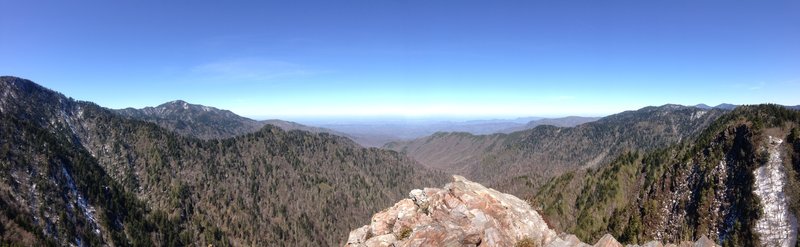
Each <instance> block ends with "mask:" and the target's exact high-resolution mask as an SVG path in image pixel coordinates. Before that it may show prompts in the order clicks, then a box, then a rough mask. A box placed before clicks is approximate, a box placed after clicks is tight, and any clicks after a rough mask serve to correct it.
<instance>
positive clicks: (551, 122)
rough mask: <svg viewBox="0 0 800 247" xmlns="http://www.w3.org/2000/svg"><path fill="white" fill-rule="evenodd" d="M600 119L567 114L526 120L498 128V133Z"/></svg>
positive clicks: (572, 124) (570, 124) (566, 125)
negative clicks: (514, 125)
mask: <svg viewBox="0 0 800 247" xmlns="http://www.w3.org/2000/svg"><path fill="white" fill-rule="evenodd" d="M598 119H600V118H599V117H577V116H569V117H563V118H543V119H539V120H533V121H530V122H528V123H527V124H525V125H523V126H518V127H512V128H508V129H504V130H500V131H499V132H500V133H511V132H517V131H523V130H529V129H533V128H536V126H539V125H552V126H556V127H575V126H578V125H581V124H585V123H589V122H594V121H597V120H598Z"/></svg>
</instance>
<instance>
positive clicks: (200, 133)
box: [115, 100, 346, 139]
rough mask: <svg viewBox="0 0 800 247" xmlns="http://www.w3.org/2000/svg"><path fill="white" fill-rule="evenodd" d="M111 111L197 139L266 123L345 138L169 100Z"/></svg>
mask: <svg viewBox="0 0 800 247" xmlns="http://www.w3.org/2000/svg"><path fill="white" fill-rule="evenodd" d="M115 111H116V112H117V113H118V114H120V115H122V116H125V117H128V118H132V119H138V120H143V121H148V122H152V123H155V124H157V125H159V126H161V127H163V128H166V129H169V130H172V131H174V132H176V133H179V134H182V135H185V136H192V137H197V138H201V139H219V138H230V137H234V136H239V135H243V134H247V133H253V132H256V131H258V130H260V129H261V128H263V127H264V125H267V124H269V125H274V126H276V127H279V128H281V129H283V130H286V131H290V130H302V131H308V132H313V133H331V134H335V135H340V136H346V134H344V133H339V132H336V131H334V130H330V129H325V128H319V127H310V126H305V125H302V124H299V123H295V122H290V121H283V120H277V119H271V120H263V121H256V120H253V119H249V118H246V117H242V116H239V115H236V114H235V113H233V112H231V111H228V110H221V109H217V108H214V107H209V106H203V105H196V104H190V103H188V102H185V101H183V100H175V101H170V102H167V103H164V104H161V105H159V106H156V107H145V108H142V109H134V108H125V109H120V110H115Z"/></svg>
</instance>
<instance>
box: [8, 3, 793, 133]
mask: <svg viewBox="0 0 800 247" xmlns="http://www.w3.org/2000/svg"><path fill="white" fill-rule="evenodd" d="M123 2H124V3H123ZM0 9H1V10H2V14H0V34H1V35H0V74H4V75H15V76H20V77H25V78H28V79H31V80H34V81H36V82H38V83H40V84H42V85H44V86H47V87H49V88H52V89H54V90H58V91H61V92H63V93H64V94H66V95H68V96H72V97H74V98H76V99H82V100H89V101H94V102H97V103H98V104H100V105H103V106H107V107H111V108H123V107H128V106H132V107H144V106H152V105H158V104H161V103H163V102H166V101H170V100H174V99H183V100H186V101H189V102H192V103H198V104H204V105H211V106H216V107H220V108H224V109H231V110H233V111H234V112H236V113H239V114H242V115H245V116H251V117H256V118H263V117H280V118H286V119H292V118H299V117H307V116H317V115H322V116H330V115H339V116H350V115H368V116H369V115H399V116H403V115H408V116H429V115H430V116H476V117H487V116H491V117H498V116H499V117H503V116H530V115H539V116H558V115H603V114H608V113H614V112H618V111H623V110H630V109H637V108H640V107H643V106H647V105H661V104H665V103H678V104H697V103H706V104H709V105H715V104H719V103H723V102H728V103H734V104H752V103H763V102H774V103H779V104H787V105H796V104H800V1H796V0H794V1H769V0H767V1H730V0H726V1H711V0H691V1H675V0H670V1H657V0H654V1H642V0H631V1H596V0H591V1H569V0H568V1H533V0H531V1H487V0H484V1H470V0H459V1H438V0H433V1H431V0H421V1H415V0H413V1H412V0H408V1H399V0H391V1H381V0H365V1H339V0H337V1H250V2H235V1H208V2H204V1H141V0H136V1H107V0H103V1H38V0H26V1H11V0H0Z"/></svg>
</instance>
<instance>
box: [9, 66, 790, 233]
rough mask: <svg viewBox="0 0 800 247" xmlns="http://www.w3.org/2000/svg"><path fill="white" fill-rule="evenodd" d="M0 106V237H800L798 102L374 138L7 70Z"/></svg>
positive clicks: (676, 108)
mask: <svg viewBox="0 0 800 247" xmlns="http://www.w3.org/2000/svg"><path fill="white" fill-rule="evenodd" d="M0 116H1V117H2V119H1V120H2V123H3V124H2V132H0V158H2V159H0V164H1V165H2V166H0V178H1V180H0V181H2V183H0V206H2V207H0V239H1V240H2V242H3V243H4V244H6V243H7V244H11V245H23V246H31V245H45V246H66V245H75V246H98V245H109V246H153V245H156V246H186V245H192V246H198V245H202V246H208V245H213V246H252V245H276V246H337V245H349V246H362V245H366V246H385V245H388V244H390V243H394V244H400V245H410V246H425V243H428V244H432V243H438V244H445V243H452V242H448V241H451V240H453V239H458V241H460V242H459V243H461V244H472V245H473V246H508V245H518V243H520V242H526V241H527V242H528V243H530V244H534V245H532V246H540V245H542V246H544V245H547V244H549V246H583V245H581V244H584V242H586V243H595V242H596V243H608V244H612V245H613V244H614V243H616V244H620V243H622V244H639V245H641V244H646V243H650V242H653V241H656V242H663V243H689V242H687V241H691V242H692V243H704V244H714V243H715V244H719V245H722V246H794V244H795V243H796V242H797V241H796V240H797V218H796V215H798V213H800V206H798V205H800V175H798V174H800V158H798V157H800V112H798V111H796V110H792V108H787V107H783V106H779V105H755V106H739V107H736V108H734V109H730V110H729V109H719V108H698V107H692V106H681V105H663V106H657V107H645V108H642V109H639V110H635V111H626V112H622V113H618V114H613V115H610V116H607V117H604V118H600V119H591V118H580V119H575V118H565V119H570V120H569V121H567V122H568V123H566V125H565V126H561V127H559V126H554V125H556V124H555V123H553V122H549V124H544V125H542V123H548V122H547V121H549V120H548V119H537V120H533V121H531V122H530V124H529V125H536V123H537V122H538V123H539V125H536V126H532V128H530V129H524V130H520V131H514V132H511V133H496V134H486V135H474V134H470V133H464V132H437V133H434V134H433V135H430V136H425V137H421V138H417V139H413V140H407V141H397V142H391V143H388V144H386V145H385V146H384V148H365V147H363V146H362V145H359V144H358V143H357V142H356V141H355V140H353V139H355V138H354V137H352V135H350V134H343V133H342V132H338V131H335V130H331V129H327V128H320V127H312V126H305V125H301V124H298V123H294V122H288V121H282V120H265V121H256V120H251V119H248V118H244V117H240V116H238V115H236V114H234V113H232V112H230V111H226V110H220V109H217V108H213V107H207V106H201V105H194V104H189V103H187V102H184V101H173V102H168V103H165V104H162V105H160V106H157V107H147V108H144V109H133V108H128V109H122V110H111V109H107V108H103V107H101V106H98V105H96V104H94V103H91V102H85V101H77V100H74V99H71V98H68V97H66V96H64V95H62V94H60V93H58V92H55V91H52V90H49V89H46V88H44V87H42V86H39V85H37V84H36V83H34V82H32V81H28V80H25V79H21V78H16V77H10V76H4V77H0ZM450 175H460V176H457V177H456V179H455V180H454V184H450V185H446V186H445V189H431V188H435V187H436V186H440V185H441V184H444V183H445V182H446V181H448V179H447V178H448V177H450ZM467 179H469V180H467ZM470 180H472V181H475V182H472V181H470ZM459 183H460V184H459ZM484 186H485V187H484ZM486 187H491V188H494V189H497V190H496V191H495V190H494V189H487V188H486ZM423 188H424V189H423ZM456 188H460V190H459V189H456ZM412 189H422V190H412ZM409 192H411V195H410V196H409V197H410V198H408V199H403V198H404V197H406V195H409V194H408V193H409ZM501 192H502V193H501ZM503 193H508V194H503ZM488 198H494V199H488ZM434 199H435V200H434ZM484 199H486V200H488V201H481V200H484ZM398 201H400V202H398ZM498 201H499V202H502V203H500V204H497V205H495V204H493V203H497V202H498ZM395 202H398V203H397V204H394V203H395ZM434 202H435V203H434ZM393 204H394V206H392V205H393ZM459 205H461V206H459ZM492 205H494V206H492ZM503 205H505V206H503ZM508 205H513V207H510V208H509V207H506V206H508ZM517 209H518V210H517ZM475 210H478V211H475ZM515 210H517V211H515ZM520 210H521V211H520ZM512 211H513V212H512ZM518 211H519V212H524V213H519V214H518V213H517V212H518ZM507 214H513V215H517V216H513V217H510V218H504V217H506V216H504V215H507ZM534 215H535V216H534ZM409 217H411V218H409ZM464 217H466V218H464ZM487 217H488V218H487ZM537 217H538V219H539V220H523V219H528V218H530V219H533V218H537ZM465 220H468V221H465ZM518 220H521V221H518ZM381 222H383V223H381ZM497 222H513V223H508V224H510V225H508V224H506V225H503V224H499V223H497ZM364 224H367V225H366V226H364V227H360V226H363V225H364ZM504 224H505V223H504ZM456 226H458V227H456ZM532 229H540V230H532ZM348 232H349V233H350V236H349V237H348ZM353 234H356V235H353ZM572 234H574V235H572ZM444 236H452V238H450V237H444ZM373 238H375V239H374V240H372V239H373ZM437 239H438V240H437ZM448 239H450V240H448ZM430 241H434V242H430ZM436 241H438V242H436ZM653 243H655V242H653ZM438 244H436V245H438ZM536 244H539V245H536Z"/></svg>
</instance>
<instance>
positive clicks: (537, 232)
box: [345, 176, 714, 247]
mask: <svg viewBox="0 0 800 247" xmlns="http://www.w3.org/2000/svg"><path fill="white" fill-rule="evenodd" d="M409 197H410V198H407V199H403V200H400V201H399V202H397V203H396V204H395V205H394V206H392V207H390V208H388V209H385V210H383V211H381V212H379V213H377V214H375V215H374V216H373V217H372V221H371V222H370V224H369V225H365V226H363V227H361V228H358V229H355V230H353V231H351V232H350V236H349V237H348V239H347V244H346V245H345V246H354V247H355V246H359V247H360V246H370V247H371V246H591V245H588V244H586V243H583V242H581V241H580V240H579V239H578V238H576V237H575V236H574V235H568V234H561V235H558V234H556V232H555V231H554V230H552V229H550V228H549V227H548V226H547V223H545V221H544V220H543V219H542V217H541V216H540V215H539V214H538V213H537V212H536V211H535V210H533V209H532V208H531V207H530V205H528V203H527V202H525V201H523V200H520V199H519V198H517V197H514V196H512V195H509V194H504V193H500V192H498V191H496V190H493V189H489V188H486V187H484V186H483V185H480V184H478V183H475V182H471V181H469V180H466V179H465V178H463V177H461V176H453V182H452V183H449V184H447V185H445V186H444V188H441V189H438V188H425V189H424V190H413V191H411V193H409ZM701 242H702V244H703V245H702V246H708V245H705V244H709V243H710V244H711V246H714V243H713V242H711V241H708V239H707V238H706V239H701V240H700V241H698V242H697V244H701ZM694 244H695V243H693V244H692V245H694ZM594 246H614V247H616V246H620V247H621V246H623V245H622V244H620V243H619V242H618V241H617V240H616V239H614V237H613V236H611V235H605V236H604V237H603V238H601V239H600V240H599V241H598V242H597V244H595V245H594ZM629 246H630V245H629ZM643 246H662V245H661V244H660V243H658V242H651V243H647V244H645V245H643Z"/></svg>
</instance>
